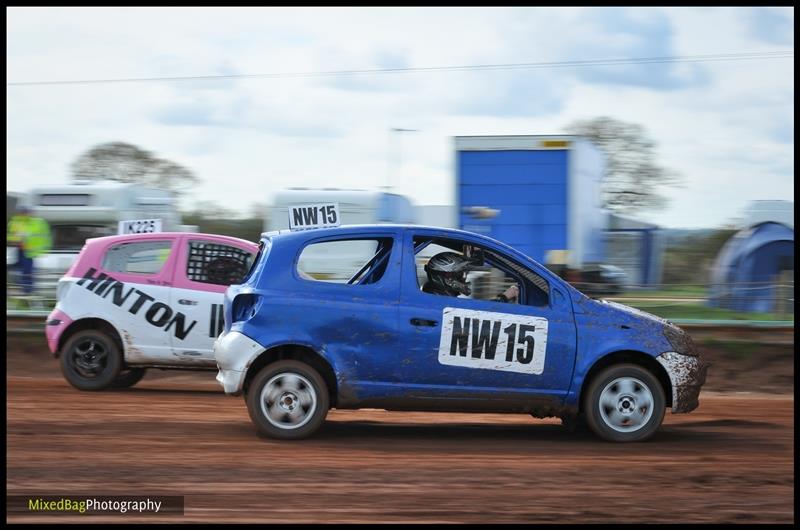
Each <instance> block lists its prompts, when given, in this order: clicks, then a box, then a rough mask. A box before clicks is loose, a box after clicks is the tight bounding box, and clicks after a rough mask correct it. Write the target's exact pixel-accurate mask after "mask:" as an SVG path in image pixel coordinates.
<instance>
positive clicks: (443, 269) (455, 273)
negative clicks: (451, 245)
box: [425, 252, 476, 296]
mask: <svg viewBox="0 0 800 530" xmlns="http://www.w3.org/2000/svg"><path fill="white" fill-rule="evenodd" d="M475 264H476V263H475V261H473V260H471V259H469V258H465V257H464V256H462V255H461V254H456V253H455V252H440V253H439V254H436V255H435V256H434V257H432V258H431V259H430V261H428V264H427V265H425V272H427V273H428V280H430V281H431V283H433V284H434V285H433V286H434V287H435V288H437V289H440V290H443V291H444V292H445V293H447V294H448V295H450V296H458V295H459V294H463V295H467V296H469V295H470V294H472V290H471V289H470V288H469V284H468V283H467V272H468V271H469V270H470V269H471V268H472V267H473V266H474V265H475Z"/></svg>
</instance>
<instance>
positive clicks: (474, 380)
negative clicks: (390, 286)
mask: <svg viewBox="0 0 800 530" xmlns="http://www.w3.org/2000/svg"><path fill="white" fill-rule="evenodd" d="M406 237H407V239H406V246H405V248H406V249H407V252H406V253H405V254H406V256H404V260H403V278H402V286H401V303H400V316H399V323H400V326H402V327H403V328H404V329H405V332H403V337H404V340H403V345H402V347H403V350H404V352H405V355H404V359H403V362H402V363H400V364H399V367H400V369H401V370H402V379H403V382H404V384H406V385H407V386H408V388H410V389H418V390H420V395H421V396H430V397H436V398H439V399H443V398H452V399H473V398H480V399H482V400H487V401H498V400H499V401H502V400H503V399H505V398H507V397H508V398H509V399H511V400H519V399H520V397H521V396H522V398H523V399H524V396H552V397H559V398H560V397H562V396H563V395H565V394H566V393H567V392H568V390H569V387H570V383H571V381H572V372H573V369H574V364H575V348H576V329H575V322H574V318H573V314H572V307H571V303H570V302H569V299H568V298H567V297H566V293H565V292H564V291H563V290H562V288H560V287H559V286H557V285H556V284H555V283H554V282H548V281H547V280H545V279H544V277H543V275H539V274H537V273H536V272H535V271H534V270H529V269H528V270H527V272H526V273H525V274H524V276H523V275H522V273H521V272H520V271H522V270H524V269H523V268H522V266H521V265H520V263H519V261H518V260H517V259H514V258H512V257H510V256H508V255H506V254H505V253H504V252H503V251H501V250H499V249H498V248H496V247H495V248H492V247H491V246H486V245H488V244H487V243H486V242H481V243H480V244H481V245H484V246H485V248H486V249H487V250H491V251H492V252H493V253H495V255H498V256H502V257H503V258H504V259H505V260H507V263H508V264H513V265H514V266H515V267H518V268H519V270H517V271H516V273H517V274H518V281H519V282H521V283H522V284H523V287H522V289H523V292H524V293H526V296H527V297H528V299H531V300H532V297H531V296H529V295H530V294H532V291H531V290H532V289H533V288H535V286H534V285H532V284H530V282H532V281H536V282H539V283H541V282H544V284H543V285H546V288H547V290H548V291H549V292H547V296H546V297H545V299H544V300H542V299H541V298H540V299H538V302H539V304H538V305H527V304H512V303H502V302H499V301H492V300H479V299H472V298H456V297H451V296H442V295H435V294H429V293H425V292H423V291H422V290H421V289H420V283H419V281H418V267H417V263H416V262H415V260H414V256H413V250H412V249H413V248H414V239H413V232H409V234H408V235H407V236H406ZM511 272H512V273H513V272H515V271H513V270H512V271H511ZM499 292H501V291H498V293H497V294H499ZM539 294H540V295H541V293H539Z"/></svg>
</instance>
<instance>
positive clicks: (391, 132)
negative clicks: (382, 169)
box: [385, 127, 419, 191]
mask: <svg viewBox="0 0 800 530" xmlns="http://www.w3.org/2000/svg"><path fill="white" fill-rule="evenodd" d="M404 132H419V130H418V129H401V128H399V127H391V128H390V129H389V156H388V164H387V172H386V186H385V188H386V191H391V190H392V173H393V171H392V151H393V150H394V149H393V148H392V142H393V141H394V138H397V172H398V174H399V173H400V169H401V167H402V163H403V159H402V144H401V143H400V141H401V139H402V138H401V137H400V135H399V134H398V135H395V133H404ZM400 176H401V177H402V175H400Z"/></svg>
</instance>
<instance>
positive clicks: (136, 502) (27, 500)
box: [6, 495, 184, 515]
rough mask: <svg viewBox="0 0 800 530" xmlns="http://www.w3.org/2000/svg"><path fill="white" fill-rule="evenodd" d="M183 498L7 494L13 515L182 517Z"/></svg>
mask: <svg viewBox="0 0 800 530" xmlns="http://www.w3.org/2000/svg"><path fill="white" fill-rule="evenodd" d="M183 504H184V499H183V497H182V496H164V495H136V496H130V495H117V496H108V495H104V496H98V495H10V496H9V497H7V503H6V508H7V513H8V514H14V515H33V514H36V515H76V514H80V515H115V514H117V515H164V514H178V515H183Z"/></svg>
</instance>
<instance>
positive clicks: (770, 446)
mask: <svg viewBox="0 0 800 530" xmlns="http://www.w3.org/2000/svg"><path fill="white" fill-rule="evenodd" d="M7 368H8V373H7V384H8V390H7V413H8V423H7V442H8V449H7V467H8V469H7V494H8V495H22V494H27V495H34V496H40V495H62V494H64V495H76V494H92V495H146V494H150V495H184V496H185V505H186V512H185V515H183V516H149V517H141V516H130V515H128V516H124V517H122V516H116V517H105V516H102V517H101V516H93V517H91V518H89V519H88V521H89V522H101V521H123V520H125V521H135V520H146V521H180V522H202V521H210V522H220V523H222V522H262V523H276V522H297V523H300V522H370V521H375V522H485V523H489V522H531V523H535V522H626V523H631V522H734V523H735V522H740V523H742V522H745V523H750V522H783V523H791V522H793V521H794V510H793V504H792V503H793V497H794V454H793V442H794V400H793V396H792V394H791V393H787V394H782V395H779V396H767V395H763V394H720V393H714V392H704V393H702V394H701V396H700V408H699V409H698V410H696V411H695V412H693V413H691V414H688V415H676V416H671V415H670V414H667V416H666V419H665V424H664V426H663V427H662V429H661V431H660V432H659V434H658V435H656V437H655V438H654V439H653V440H652V441H650V442H648V443H643V444H609V443H603V442H600V441H598V440H597V439H595V438H594V437H593V436H592V435H590V434H588V433H586V432H577V433H569V432H567V431H566V430H565V429H563V428H562V427H561V426H560V425H559V423H558V421H556V420H533V419H531V418H529V417H526V416H521V415H492V414H421V413H396V412H395V413H390V412H384V411H374V410H370V411H332V412H331V414H330V415H329V416H328V420H329V421H328V422H327V423H326V425H325V426H324V427H323V429H322V431H321V432H320V434H319V436H317V437H316V438H313V439H310V440H304V441H301V442H278V441H274V440H269V439H263V438H259V437H257V436H256V435H255V432H254V429H253V427H252V425H251V423H250V419H249V418H248V416H247V411H246V410H245V407H244V403H243V400H242V399H241V398H232V397H227V396H225V395H224V394H222V393H221V391H220V390H219V389H218V386H217V383H216V382H215V381H213V376H214V374H213V373H212V372H205V373H194V374H191V373H176V372H155V373H154V374H152V375H148V377H146V378H145V379H144V380H143V381H142V382H141V383H140V384H139V385H137V386H136V387H135V388H133V389H130V390H125V391H116V392H102V393H88V392H79V391H77V390H74V389H73V388H72V387H70V386H69V385H68V384H67V383H66V382H65V381H64V380H63V379H62V378H61V377H60V374H59V372H58V371H57V364H56V361H55V360H53V359H52V358H49V357H47V356H46V355H45V354H44V352H42V351H41V349H37V350H36V351H27V352H24V351H20V350H16V349H15V350H13V351H9V352H8V363H7ZM790 392H792V390H790ZM7 520H8V522H22V521H26V522H28V521H30V522H33V521H56V522H67V521H81V522H87V517H86V516H77V515H76V516H42V515H36V516H28V515H26V516H13V515H12V516H8V519H7Z"/></svg>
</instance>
